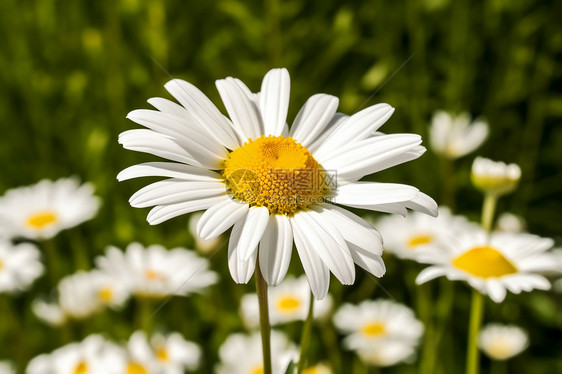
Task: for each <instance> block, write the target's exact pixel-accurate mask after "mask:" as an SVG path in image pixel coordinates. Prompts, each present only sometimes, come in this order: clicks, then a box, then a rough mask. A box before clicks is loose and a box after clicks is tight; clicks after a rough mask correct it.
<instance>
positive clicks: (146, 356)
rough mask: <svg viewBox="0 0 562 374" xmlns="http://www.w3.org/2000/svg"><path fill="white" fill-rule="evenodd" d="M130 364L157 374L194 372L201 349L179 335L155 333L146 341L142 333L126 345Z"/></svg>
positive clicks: (136, 333) (139, 332)
mask: <svg viewBox="0 0 562 374" xmlns="http://www.w3.org/2000/svg"><path fill="white" fill-rule="evenodd" d="M127 347H128V351H129V357H130V358H129V360H130V364H132V363H134V365H140V366H141V367H143V368H144V369H145V370H147V369H152V370H154V372H155V373H158V374H183V373H184V372H185V370H190V371H191V370H195V369H197V367H198V366H199V362H200V360H201V349H200V348H199V346H198V345H197V344H195V343H192V342H189V341H187V340H185V339H184V338H183V337H182V336H181V335H180V334H179V333H177V332H175V333H171V334H169V335H162V334H160V333H155V334H153V335H152V337H151V338H150V341H149V340H148V337H147V336H146V334H145V333H144V332H143V331H137V332H135V333H134V334H133V335H131V337H130V338H129V343H128V345H127Z"/></svg>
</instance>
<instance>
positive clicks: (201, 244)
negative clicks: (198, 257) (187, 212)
mask: <svg viewBox="0 0 562 374" xmlns="http://www.w3.org/2000/svg"><path fill="white" fill-rule="evenodd" d="M202 215H203V213H201V212H196V213H193V214H191V216H190V217H189V222H188V224H187V227H188V229H189V233H190V234H191V236H192V237H193V239H194V240H195V249H197V250H198V251H199V252H201V253H203V254H206V253H210V252H212V251H213V250H214V249H216V248H217V247H218V246H219V244H220V242H221V238H220V236H217V237H216V238H212V239H203V238H202V237H200V236H199V234H198V233H197V224H198V223H199V220H200V219H201V216H202Z"/></svg>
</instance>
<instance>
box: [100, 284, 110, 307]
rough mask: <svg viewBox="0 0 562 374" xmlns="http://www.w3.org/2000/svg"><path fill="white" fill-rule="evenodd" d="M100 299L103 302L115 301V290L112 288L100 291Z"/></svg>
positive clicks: (103, 288) (104, 288)
mask: <svg viewBox="0 0 562 374" xmlns="http://www.w3.org/2000/svg"><path fill="white" fill-rule="evenodd" d="M98 297H99V298H100V300H101V301H103V302H106V303H108V302H110V301H111V300H113V289H112V288H111V287H102V288H100V289H99V290H98Z"/></svg>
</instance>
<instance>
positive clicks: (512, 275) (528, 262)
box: [416, 230, 555, 303]
mask: <svg viewBox="0 0 562 374" xmlns="http://www.w3.org/2000/svg"><path fill="white" fill-rule="evenodd" d="M443 245H444V246H443V249H444V250H443V251H440V252H432V251H427V252H424V253H423V256H422V254H421V253H420V257H419V258H418V260H419V261H420V262H423V263H428V264H432V266H430V267H428V268H426V269H424V270H422V272H421V273H420V274H419V275H418V277H417V279H416V283H418V284H421V283H425V282H427V281H429V280H432V279H434V278H437V277H440V276H446V277H447V278H448V279H450V280H464V281H467V282H468V284H470V285H471V286H472V287H473V288H475V289H477V290H478V291H480V292H481V293H483V294H487V295H489V296H490V298H491V299H492V300H494V301H495V302H497V303H499V302H501V301H503V299H504V298H505V295H506V290H509V291H511V292H513V293H520V292H521V291H531V290H533V289H540V290H548V289H549V288H550V282H549V281H548V280H547V279H546V278H545V277H544V276H542V275H540V274H538V273H540V272H544V271H549V270H553V268H554V266H555V265H554V264H553V261H552V256H551V255H550V254H549V253H547V250H548V249H549V248H551V247H552V245H553V241H552V240H551V239H546V238H540V237H538V236H535V235H530V234H513V233H501V232H500V233H492V234H491V235H488V234H487V233H486V232H485V231H484V230H478V231H474V230H472V231H471V232H467V233H463V234H457V235H455V236H450V237H449V238H447V239H446V240H444V241H443Z"/></svg>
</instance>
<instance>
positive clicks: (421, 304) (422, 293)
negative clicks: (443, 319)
mask: <svg viewBox="0 0 562 374" xmlns="http://www.w3.org/2000/svg"><path fill="white" fill-rule="evenodd" d="M430 287H431V285H429V284H423V285H421V286H418V287H417V298H416V304H417V309H418V313H419V316H420V319H421V320H422V322H423V324H424V325H425V334H424V344H423V351H422V357H421V361H420V373H421V374H432V373H433V367H434V364H435V360H434V358H435V331H434V326H433V319H432V315H431V309H432V308H431V300H432V297H431V288H430Z"/></svg>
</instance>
